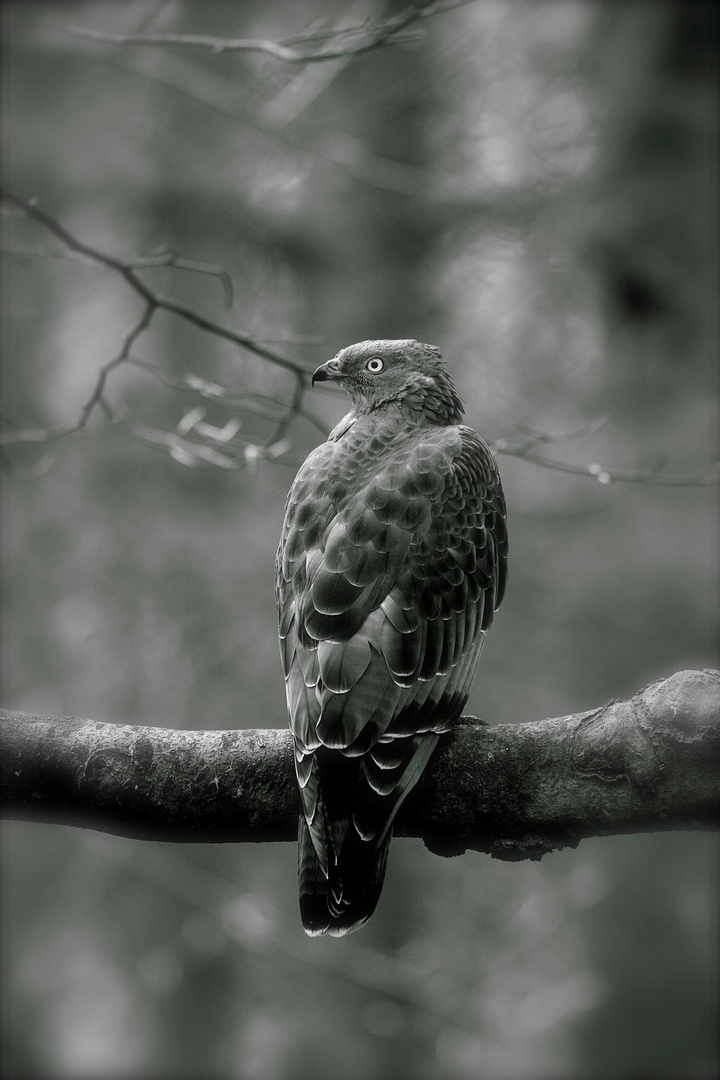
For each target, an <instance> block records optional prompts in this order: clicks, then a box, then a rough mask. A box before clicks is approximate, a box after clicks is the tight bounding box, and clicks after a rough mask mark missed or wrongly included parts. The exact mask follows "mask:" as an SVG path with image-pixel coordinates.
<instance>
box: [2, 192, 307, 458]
mask: <svg viewBox="0 0 720 1080" xmlns="http://www.w3.org/2000/svg"><path fill="white" fill-rule="evenodd" d="M0 197H2V198H3V199H4V200H5V202H6V203H8V204H9V205H10V206H12V207H13V208H15V209H17V210H19V211H20V213H21V214H22V215H23V216H25V217H27V218H31V219H33V220H35V221H37V222H38V223H39V224H41V225H42V226H43V227H44V228H46V229H47V230H48V232H50V233H51V234H52V235H53V236H55V237H57V239H59V240H60V241H61V242H62V243H63V244H64V245H65V249H66V250H65V251H60V252H55V251H53V250H52V249H50V250H48V249H45V248H40V247H35V246H33V245H12V246H11V247H10V249H9V250H10V252H11V253H13V254H24V255H42V256H47V257H62V256H63V255H64V256H66V257H70V258H73V259H75V260H76V261H81V262H84V263H89V264H90V265H93V266H97V265H100V266H104V267H107V268H108V269H110V270H112V271H114V272H115V273H117V274H119V275H120V277H122V278H123V280H124V281H125V282H126V283H127V284H128V285H129V286H130V288H131V289H132V290H133V291H134V292H135V293H136V294H137V295H138V296H139V297H140V298H141V299H142V301H143V312H142V315H141V317H140V319H139V320H138V322H137V323H136V325H135V326H134V327H133V328H132V330H131V331H130V332H129V334H127V335H126V337H125V338H124V340H123V343H122V347H121V349H120V351H119V353H118V354H117V355H116V356H114V357H113V358H112V359H111V360H109V361H108V362H107V363H105V364H104V365H103V366H102V367H101V368H100V370H99V372H98V375H97V380H96V382H95V385H94V387H93V390H92V392H91V394H90V396H89V398H88V400H87V401H86V402H85V404H84V405H83V406H82V408H81V410H80V415H79V417H78V419H77V420H76V421H74V422H72V423H68V424H64V425H57V426H55V427H46V428H26V429H21V430H16V431H8V432H4V433H2V434H1V435H0V444H4V445H10V444H17V443H23V442H25V443H27V442H49V441H51V440H54V439H59V438H63V437H64V436H66V435H69V434H72V433H73V432H77V431H80V430H82V429H83V428H84V427H85V426H86V424H87V422H88V420H89V418H90V416H91V414H92V412H93V410H94V409H95V407H96V406H99V407H100V408H101V409H103V411H104V412H105V414H106V416H107V417H108V418H109V419H114V414H113V411H112V409H111V407H110V404H109V403H108V401H107V400H106V398H105V387H106V383H107V379H108V376H109V375H110V373H111V372H112V371H113V370H114V369H115V368H117V367H119V366H120V365H121V364H123V363H135V362H136V361H134V360H133V359H132V358H131V355H130V354H131V350H132V347H133V345H135V343H136V342H137V341H138V339H139V338H140V336H141V335H142V334H143V333H144V332H145V331H146V330H147V329H148V327H149V326H150V323H151V322H152V319H153V317H154V315H155V314H156V312H158V311H166V312H168V313H169V314H172V315H175V316H176V317H178V318H181V319H183V320H185V321H186V322H189V323H191V324H193V325H195V326H197V327H198V328H199V329H201V330H204V331H206V332H208V333H211V334H214V335H215V336H216V337H221V338H224V339H225V340H226V341H230V342H232V343H233V344H234V345H238V346H240V347H242V348H244V349H247V350H248V351H250V352H252V353H254V354H255V355H256V356H259V357H261V358H262V359H264V360H267V361H269V362H270V363H272V364H275V365H276V366H278V367H280V368H283V369H284V370H286V371H290V372H292V374H293V375H294V376H295V380H296V382H295V392H294V394H293V399H292V402H291V404H290V405H289V406H288V410H287V412H286V413H284V414H283V417H282V421H281V422H279V423H282V424H283V432H284V430H285V428H286V427H287V425H288V424H289V423H290V422H291V420H292V419H293V415H298V414H299V411H300V410H301V406H302V396H303V393H304V390H305V387H306V379H307V375H308V372H307V371H306V370H305V369H304V368H303V367H302V366H301V365H300V364H298V363H296V362H295V361H292V360H289V359H287V358H286V357H284V356H281V355H280V354H279V353H277V352H275V351H274V350H271V349H269V348H267V347H266V346H265V345H262V344H260V343H259V342H257V341H256V340H255V339H254V338H252V337H251V336H250V335H247V334H242V333H240V332H238V331H235V330H231V329H230V328H229V327H227V326H224V325H223V324H221V323H218V322H216V321H215V320H213V319H210V318H208V317H207V316H205V315H203V314H201V313H200V312H198V311H195V310H194V309H193V308H191V307H189V306H188V305H187V304H183V303H181V302H180V301H177V300H174V299H172V298H170V297H166V296H162V295H160V294H159V293H157V292H156V291H155V290H154V289H152V288H151V287H150V286H148V285H147V284H146V283H145V282H144V281H143V280H142V278H141V277H140V276H139V274H138V271H140V270H143V269H149V268H152V267H156V266H161V265H167V266H174V267H176V268H179V269H184V270H194V271H196V272H198V273H211V274H214V275H215V276H219V277H221V279H222V280H223V282H225V279H227V281H228V282H229V278H228V277H227V273H226V271H224V270H222V268H220V267H216V266H210V265H208V264H206V263H199V262H194V261H191V260H187V259H181V258H180V257H179V256H177V255H176V254H175V253H174V252H172V251H170V252H159V253H157V254H156V255H151V256H146V257H143V258H136V259H121V258H119V257H117V256H114V255H109V254H108V253H107V252H104V251H100V250H99V249H97V248H94V247H92V246H90V245H89V244H86V243H85V242H83V241H81V240H79V239H78V238H77V237H76V236H74V235H72V234H71V233H69V232H68V231H67V230H66V229H65V228H64V226H63V225H61V224H60V222H59V221H57V220H56V219H55V218H53V217H52V216H51V215H49V214H47V213H46V212H45V211H44V210H41V209H40V207H38V206H37V203H36V201H35V200H27V199H23V198H21V197H19V196H17V195H14V194H11V193H10V192H7V191H4V190H2V189H0ZM225 290H226V296H228V295H229V293H228V288H227V285H225ZM155 374H157V372H155ZM278 404H280V403H278ZM292 409H295V412H294V413H293V415H291V410H292ZM268 419H270V418H268ZM148 430H150V429H148ZM138 431H139V429H137V430H136V434H137V433H138ZM165 434H166V437H165V438H164V439H163V440H161V439H160V438H159V437H158V438H156V439H155V440H154V441H156V442H157V441H164V442H165V443H166V445H168V446H169V447H170V452H171V453H174V456H176V458H177V460H181V459H183V453H185V458H184V463H185V464H188V463H189V457H190V451H189V450H187V451H184V450H183V448H182V447H180V446H179V445H178V443H177V437H176V436H174V435H172V434H168V433H165ZM142 437H144V438H147V437H148V436H147V434H145V435H144V436H142ZM277 442H278V440H277V439H273V440H272V441H271V443H270V444H268V446H267V447H266V450H269V447H270V446H271V445H275V444H276V443H277ZM191 445H193V446H194V445H196V444H191ZM198 457H199V458H201V459H204V460H206V461H207V462H209V463H211V464H216V465H221V464H222V465H223V467H228V466H227V465H226V464H225V463H224V462H222V461H221V460H220V459H221V458H222V457H223V455H219V454H218V453H217V452H216V451H215V452H209V448H207V447H204V446H203V445H202V444H201V445H199V446H198Z"/></svg>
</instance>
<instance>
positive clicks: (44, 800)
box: [0, 671, 720, 859]
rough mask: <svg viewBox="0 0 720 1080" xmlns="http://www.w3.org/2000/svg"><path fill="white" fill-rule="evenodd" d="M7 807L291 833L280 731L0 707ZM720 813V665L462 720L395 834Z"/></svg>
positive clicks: (75, 817)
mask: <svg viewBox="0 0 720 1080" xmlns="http://www.w3.org/2000/svg"><path fill="white" fill-rule="evenodd" d="M0 745H1V748H2V765H1V768H0V800H1V804H2V810H3V814H4V815H5V816H7V817H11V818H16V819H22V820H35V821H44V822H59V823H62V824H67V825H78V826H82V827H85V828H92V829H98V830H101V831H105V832H112V833H118V834H120V835H124V836H132V837H136V838H138V839H145V840H158V839H160V840H172V841H181V842H183V841H190V842H194V843H197V842H227V841H270V840H292V839H294V838H295V833H296V827H297V814H298V807H299V801H298V797H297V791H296V784H295V777H294V769H293V755H292V745H291V739H290V735H289V733H288V732H286V731H273V730H259V729H256V730H251V731H247V730H245V731H234V730H233V731H180V730H173V729H167V728H151V727H147V728H146V727H131V726H128V725H115V724H102V723H97V722H94V721H91V720H79V719H76V718H72V717H71V718H62V717H48V716H29V715H24V714H21V713H14V712H9V711H8V712H3V713H0ZM719 825H720V673H718V672H716V671H682V672H679V673H678V674H676V675H673V676H671V677H670V678H668V679H665V680H663V681H661V682H657V683H653V684H652V685H651V686H648V687H646V688H645V690H643V691H641V692H640V693H639V694H637V695H635V697H633V698H632V699H631V700H630V701H621V702H609V703H608V704H607V705H603V706H602V707H600V708H599V709H595V710H593V711H591V712H586V713H579V714H576V715H573V716H565V717H559V718H557V719H551V720H538V721H534V722H532V723H525V724H503V725H499V726H497V727H487V726H485V725H484V724H483V723H481V722H478V721H476V720H475V719H474V718H472V717H469V718H464V719H463V720H462V721H461V722H460V723H459V725H458V726H457V728H456V729H455V730H454V731H453V732H452V733H451V734H450V735H448V736H446V737H444V738H443V739H442V740H441V743H440V745H439V746H438V749H437V751H436V752H435V754H434V756H433V758H432V760H431V762H430V765H429V766H428V769H427V770H426V774H425V776H424V777H423V779H422V781H421V784H420V785H419V787H418V788H417V789H416V790H415V791H414V792H413V793H412V795H411V796H410V798H409V799H408V800H407V802H406V804H405V806H404V807H403V809H402V811H401V814H400V817H399V819H398V821H397V824H396V828H395V832H396V833H397V834H398V835H401V836H416V837H422V838H423V840H424V841H425V843H426V845H427V846H428V847H429V848H430V849H431V850H432V851H435V852H437V853H438V854H443V855H453V854H458V853H460V852H462V851H465V850H466V849H468V848H471V849H474V850H477V851H484V852H489V853H490V854H491V855H493V856H495V857H496V858H502V859H523V858H531V859H532V858H540V857H541V856H542V855H543V854H545V853H546V852H548V851H553V850H557V849H559V848H563V847H574V846H576V844H577V843H578V841H579V840H581V839H583V838H584V837H589V836H607V835H613V834H619V833H631V832H642V831H654V830H667V829H708V828H717V827H718V826H719Z"/></svg>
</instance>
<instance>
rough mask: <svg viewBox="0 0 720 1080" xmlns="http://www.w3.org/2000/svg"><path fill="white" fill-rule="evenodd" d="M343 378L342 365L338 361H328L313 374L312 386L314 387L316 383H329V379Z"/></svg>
mask: <svg viewBox="0 0 720 1080" xmlns="http://www.w3.org/2000/svg"><path fill="white" fill-rule="evenodd" d="M340 378H342V372H341V371H340V365H339V364H338V362H337V360H328V362H327V364H321V365H320V367H319V368H317V369H316V370H315V371H314V372H313V376H312V379H311V380H310V385H311V386H314V385H315V383H316V382H327V381H328V379H340Z"/></svg>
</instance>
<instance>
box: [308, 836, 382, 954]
mask: <svg viewBox="0 0 720 1080" xmlns="http://www.w3.org/2000/svg"><path fill="white" fill-rule="evenodd" d="M391 836H392V832H391V830H390V829H388V831H387V834H386V836H385V837H384V839H383V840H382V841H381V842H380V844H379V845H375V844H370V843H368V842H367V841H365V840H362V839H361V838H360V836H359V835H358V834H357V833H356V831H355V829H354V827H353V825H352V823H350V825H349V826H348V829H347V832H346V834H345V837H344V840H343V843H342V847H341V848H340V851H339V853H338V855H337V860H336V861H335V860H334V859H333V857H332V855H331V857H330V865H329V867H328V874H327V876H326V875H325V873H324V871H323V868H322V866H321V865H320V861H319V859H318V857H317V854H316V853H315V848H314V847H313V843H312V840H311V839H310V832H309V830H308V826H307V822H306V821H305V818H304V817H303V816H302V815H301V817H300V824H299V829H298V878H299V884H300V916H301V918H302V924H303V928H304V930H305V933H306V934H310V935H311V936H312V937H317V936H318V935H319V934H330V935H332V936H333V937H343V936H344V935H345V934H350V933H352V931H353V930H357V929H358V927H360V926H362V925H363V923H365V922H367V920H368V919H369V918H370V916H371V915H372V913H373V911H374V910H375V905H376V904H377V902H378V898H379V896H380V892H381V891H382V885H383V880H384V878H385V868H386V866H387V859H388V851H389V850H390V839H391Z"/></svg>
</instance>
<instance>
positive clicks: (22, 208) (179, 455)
mask: <svg viewBox="0 0 720 1080" xmlns="http://www.w3.org/2000/svg"><path fill="white" fill-rule="evenodd" d="M0 197H2V198H3V199H4V200H5V202H6V203H7V204H8V205H9V206H10V207H12V208H13V209H14V210H15V211H18V212H19V213H20V214H21V215H22V216H25V217H28V218H31V219H33V220H35V221H37V222H38V223H40V224H41V225H43V226H44V227H45V228H46V229H47V230H48V231H49V232H50V233H52V235H54V236H55V237H57V238H58V239H59V240H61V241H62V243H63V244H64V245H65V248H66V249H67V250H66V251H64V252H63V251H54V250H52V249H45V248H41V247H37V246H34V245H26V244H12V245H10V246H9V247H6V250H8V251H9V252H10V253H12V254H20V255H42V256H47V257H53V258H54V257H69V258H73V259H75V260H77V261H80V262H84V263H89V264H90V265H94V266H97V265H100V266H105V267H107V268H108V269H110V270H112V271H114V272H115V273H117V274H118V275H119V276H120V277H122V279H123V280H124V281H125V282H126V284H128V285H129V286H130V288H131V289H132V290H133V291H134V292H135V293H136V294H137V295H138V296H139V297H140V298H141V300H142V301H143V309H142V314H141V315H140V317H139V319H138V321H137V323H136V324H135V326H134V327H133V329H132V330H131V331H130V333H129V334H127V335H126V337H125V338H124V340H123V343H122V346H121V349H120V351H119V352H118V354H117V355H116V356H114V357H113V358H112V359H111V360H109V361H107V363H105V364H104V365H103V366H102V367H101V368H100V369H99V371H98V374H97V378H96V382H95V385H94V387H93V389H92V392H91V393H90V396H89V397H88V399H87V401H86V402H85V404H84V405H83V406H82V408H81V411H80V415H79V417H78V419H77V420H75V421H73V422H72V423H68V424H65V425H58V426H55V427H46V428H25V429H20V430H13V431H5V432H3V433H2V434H0V445H11V444H18V443H43V442H50V441H52V440H54V439H59V438H62V437H64V436H66V435H69V434H71V433H73V432H77V431H80V430H82V429H84V428H85V427H86V425H87V423H88V420H89V419H90V416H91V415H92V413H93V411H94V409H95V408H96V407H98V408H100V409H102V410H103V411H104V413H105V415H106V417H107V418H108V419H110V420H115V419H117V418H116V417H115V415H114V413H113V410H112V408H111V406H110V403H109V402H108V401H107V398H106V397H105V388H106V384H107V379H108V376H109V375H110V373H111V372H112V371H113V370H115V369H116V368H118V367H119V366H120V365H121V364H133V365H135V366H138V367H143V368H145V369H146V370H148V371H150V372H151V373H152V374H153V375H155V377H156V378H159V379H161V380H162V381H163V382H165V383H166V385H168V386H174V387H175V388H177V389H181V390H190V391H192V392H194V393H196V394H198V395H199V396H201V397H205V398H208V399H209V400H212V401H215V402H216V403H217V404H219V405H222V406H224V407H227V408H234V409H237V410H244V411H246V412H252V413H254V415H256V416H258V417H260V418H262V419H265V420H268V421H269V422H271V423H272V424H273V429H272V431H271V433H270V435H269V436H268V437H267V438H266V439H265V440H264V441H262V442H260V443H256V442H250V441H247V440H240V441H239V442H237V441H235V442H232V443H231V442H230V441H228V442H227V443H226V444H225V451H226V452H225V453H221V452H220V451H219V450H218V449H217V443H216V438H215V435H214V434H213V433H212V432H211V431H210V429H209V428H208V426H207V425H205V429H203V427H197V426H195V428H194V432H195V434H196V435H198V436H199V437H200V440H201V441H200V442H196V441H195V440H190V439H187V438H184V436H183V435H182V434H181V433H179V432H167V431H159V430H157V429H154V428H149V427H146V426H144V425H137V424H136V425H131V430H132V431H133V432H134V433H135V434H136V435H137V436H138V437H139V438H142V439H144V440H145V441H149V442H153V443H155V444H156V445H160V446H163V447H167V448H168V451H169V452H170V453H171V455H172V456H173V457H174V458H175V460H176V461H178V462H180V463H181V464H185V465H198V464H205V465H209V466H217V467H220V468H225V469H228V468H243V467H245V466H247V465H251V466H252V465H254V464H255V463H256V462H257V461H258V460H259V459H261V458H263V459H267V460H273V459H276V458H280V457H282V456H283V455H284V454H285V453H286V451H287V450H288V449H289V447H290V444H289V442H288V440H287V431H288V428H289V426H290V424H291V423H292V421H293V420H294V419H295V418H296V417H302V418H303V419H305V420H307V421H308V422H309V423H311V424H313V426H315V427H316V428H317V429H318V430H319V431H321V433H322V434H323V435H324V434H326V429H325V428H324V426H323V425H322V424H321V423H320V422H319V421H318V420H317V418H316V417H314V416H313V415H312V413H310V412H307V411H306V410H305V409H304V408H303V401H304V394H305V391H306V389H307V385H308V380H309V371H308V370H307V369H306V368H304V367H303V366H302V365H300V364H299V363H297V362H296V361H293V360H289V359H287V358H286V357H284V356H282V355H281V354H279V353H277V352H276V351H274V350H272V349H269V348H268V347H267V345H264V344H262V343H261V342H259V341H258V340H257V339H256V338H254V337H252V336H251V335H249V334H242V333H240V332H239V331H236V330H232V329H230V328H229V327H227V326H224V325H223V324H222V323H218V322H216V321H215V320H213V319H210V318H208V317H207V316H206V315H203V314H202V313H201V312H199V311H196V310H195V309H194V308H191V307H189V306H188V305H187V304H184V303H182V302H181V301H179V300H175V299H173V298H171V297H167V296H163V295H161V294H160V293H158V292H156V291H155V290H154V289H152V288H151V287H150V286H148V285H147V284H146V283H145V281H143V280H142V278H141V277H139V274H138V272H139V271H142V270H147V269H150V268H154V267H157V266H174V267H176V268H178V269H184V270H193V271H195V272H198V273H205V274H212V275H214V276H216V277H219V278H220V279H221V280H222V281H223V285H224V288H225V290H226V295H228V284H229V278H228V277H227V274H226V271H224V270H223V269H222V267H217V266H212V265H210V264H207V263H201V262H195V261H193V260H188V259H182V258H180V257H179V256H178V255H177V254H176V253H175V252H173V251H160V252H157V253H155V254H151V255H148V256H144V257H141V258H135V259H121V258H119V257H118V256H114V255H109V254H107V253H106V252H103V251H100V250H99V249H97V248H94V247H92V246H91V245H89V244H86V243H84V242H83V241H81V240H78V238H77V237H75V236H73V235H72V234H71V233H69V232H68V231H67V230H66V229H65V228H64V226H62V225H61V224H60V222H58V221H57V220H56V219H55V218H53V217H51V216H50V215H49V214H47V213H46V212H45V211H44V210H41V209H40V208H39V207H38V206H37V204H36V202H35V201H34V200H26V199H22V198H20V197H19V196H17V195H13V194H10V193H9V192H5V191H2V189H0ZM158 311H166V312H168V313H169V314H171V315H175V316H176V317H178V318H180V319H183V320H185V321H186V322H188V323H191V324H192V325H194V326H196V327H198V329H200V330H203V331H205V332H207V333H209V334H213V335H215V336H216V337H220V338H223V339H224V340H226V341H229V342H231V343H232V344H234V345H237V346H239V347H241V348H243V349H247V350H248V351H249V352H252V353H254V354H255V355H256V356H259V357H260V358H261V359H263V360H267V361H269V362H270V363H272V364H274V365H276V366H278V367H280V368H283V369H284V370H285V371H288V372H291V373H292V375H293V376H294V380H295V383H294V389H293V393H292V396H291V399H290V401H289V402H288V403H287V404H283V403H282V402H280V401H278V400H277V399H275V398H264V399H263V398H262V395H258V394H254V395H243V396H242V397H241V398H237V397H235V396H230V391H229V390H228V388H227V387H224V386H221V385H220V384H218V383H210V382H207V381H206V380H204V379H202V378H200V377H198V376H188V377H187V379H186V382H185V383H179V382H178V381H177V380H174V379H172V377H171V376H169V375H167V374H165V373H164V372H162V370H161V369H160V368H158V367H156V366H155V365H152V364H149V363H147V362H144V361H140V360H138V359H137V358H135V357H133V356H131V349H132V347H133V346H134V345H135V344H136V342H137V341H138V339H139V338H140V337H141V335H142V334H143V333H144V332H145V331H146V330H147V329H148V327H149V326H150V324H151V322H152V319H153V317H154V315H155V314H156V312H158ZM251 398H254V399H255V400H261V399H263V400H266V401H269V402H270V403H271V404H272V406H273V407H274V408H280V409H282V410H283V411H282V412H281V415H280V416H279V417H277V416H275V417H271V416H269V415H267V414H266V413H263V412H262V411H261V410H258V409H253V408H252V405H251V401H250V399H251ZM604 422H605V421H604V418H603V419H600V420H595V421H592V422H591V423H590V424H587V425H584V426H581V427H578V428H573V429H570V430H567V431H561V432H556V433H554V434H552V433H545V432H540V431H537V430H535V429H533V428H529V427H527V426H525V427H523V425H520V424H518V423H514V426H515V427H516V428H518V429H519V430H525V431H526V432H527V434H526V436H525V438H523V439H521V440H520V441H519V442H516V443H511V442H509V441H508V440H507V439H497V440H496V441H495V442H494V444H493V445H492V447H491V449H492V450H493V452H494V453H496V454H506V455H509V456H512V457H518V458H521V459H522V460H523V461H527V462H529V463H530V464H533V465H539V466H541V467H542V468H546V469H551V470H555V471H558V472H566V473H573V474H575V475H578V476H586V477H591V478H593V479H596V480H597V481H598V482H599V483H601V484H611V483H614V482H622V483H638V484H650V485H654V486H666V487H695V486H706V485H709V484H717V483H720V463H717V464H713V465H712V466H711V467H710V468H706V469H704V470H702V471H697V472H691V473H683V474H673V473H665V472H662V471H661V470H660V468H659V467H658V468H655V469H652V470H646V471H643V470H633V469H614V468H607V467H605V466H603V465H599V464H597V463H591V464H587V465H585V464H579V463H573V462H565V461H558V460H556V459H554V458H549V457H547V456H545V455H544V454H541V453H538V452H537V450H536V449H535V447H536V446H537V445H538V444H549V443H556V442H564V441H567V440H569V439H574V438H578V437H579V436H581V435H583V434H588V433H590V432H593V431H596V430H598V428H599V427H601V426H602V424H603V423H604ZM213 430H214V429H213ZM232 450H239V451H240V456H239V457H237V456H233V455H232V453H231V451H232Z"/></svg>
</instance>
